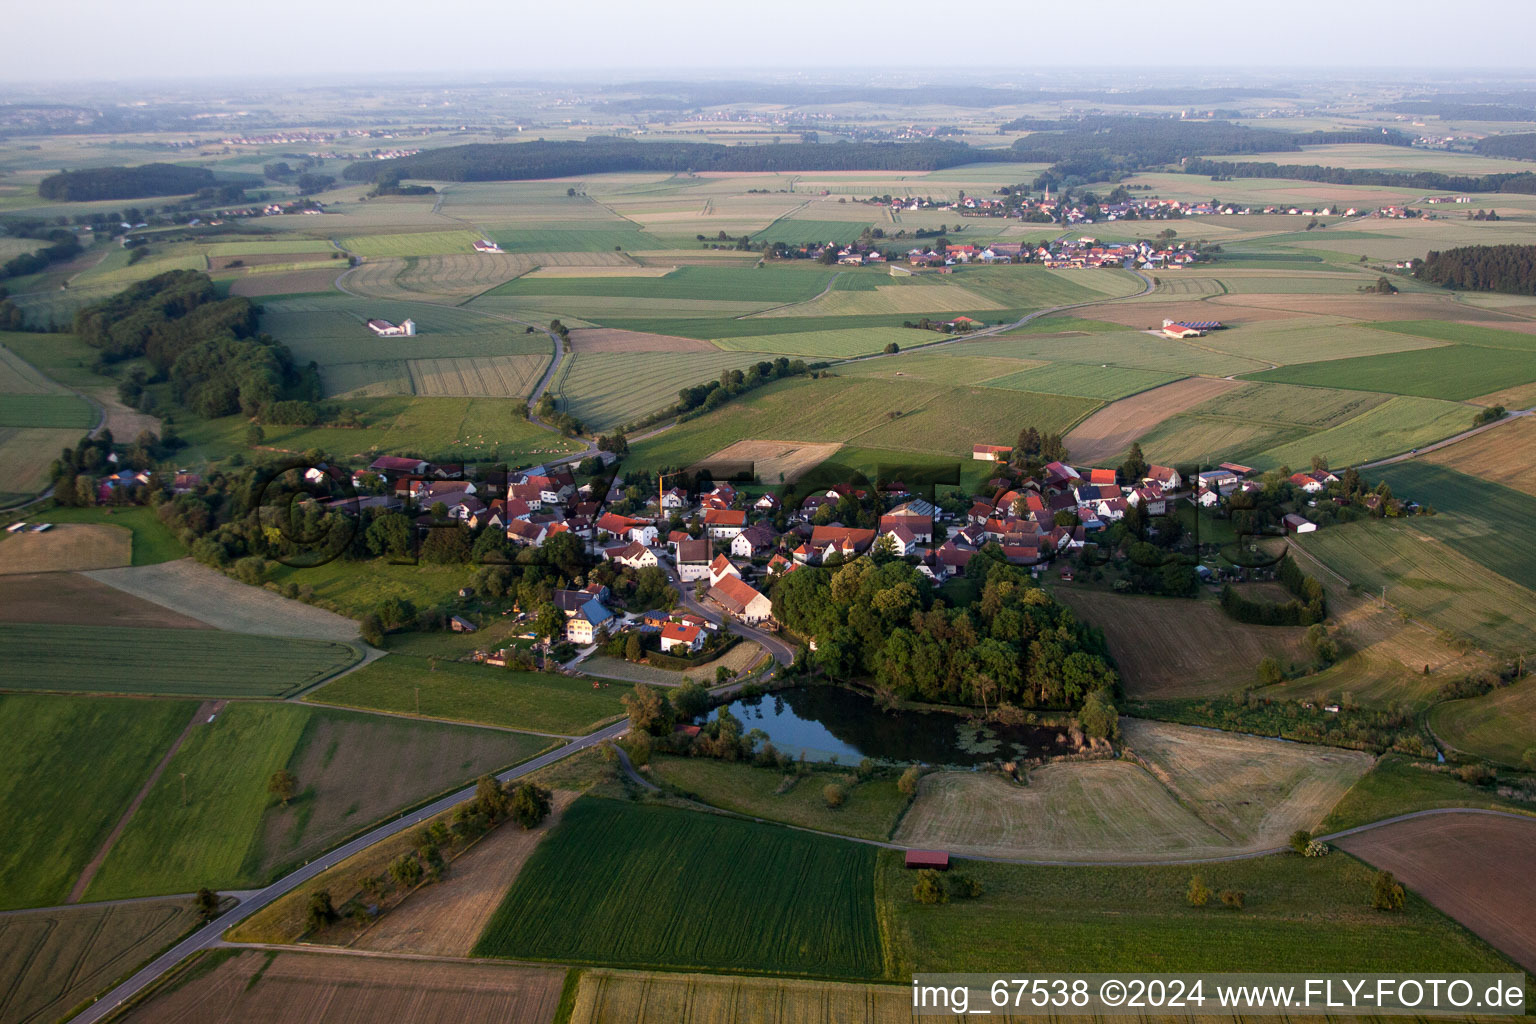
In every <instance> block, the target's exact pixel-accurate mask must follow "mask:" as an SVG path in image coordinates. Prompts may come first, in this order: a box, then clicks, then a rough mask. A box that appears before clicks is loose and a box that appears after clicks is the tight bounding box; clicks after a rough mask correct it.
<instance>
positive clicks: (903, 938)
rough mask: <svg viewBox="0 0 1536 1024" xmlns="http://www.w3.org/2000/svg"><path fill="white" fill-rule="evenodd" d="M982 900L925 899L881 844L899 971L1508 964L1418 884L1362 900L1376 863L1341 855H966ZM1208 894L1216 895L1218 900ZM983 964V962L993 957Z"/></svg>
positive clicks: (881, 886) (883, 888)
mask: <svg viewBox="0 0 1536 1024" xmlns="http://www.w3.org/2000/svg"><path fill="white" fill-rule="evenodd" d="M957 866H958V867H959V868H960V869H961V870H963V871H965V872H966V873H967V874H969V875H971V876H973V877H974V878H976V879H977V880H978V881H979V882H980V883H981V885H982V888H983V890H984V894H983V896H982V897H981V898H980V899H976V900H966V901H952V902H950V903H949V904H946V905H941V906H924V905H922V904H919V903H916V902H915V901H914V900H913V899H912V897H911V885H912V876H911V874H910V873H909V872H906V871H904V870H903V869H902V867H901V858H900V855H899V854H896V853H893V852H882V853H881V854H880V860H879V869H878V878H877V887H878V888H877V891H878V893H879V899H880V902H881V906H882V919H884V920H889V921H890V922H891V929H890V935H891V941H892V945H893V947H894V948H893V954H894V959H895V964H896V970H895V971H894V972H893V976H895V977H903V976H906V975H908V974H910V972H912V971H930V972H946V971H955V972H961V971H989V970H991V971H995V970H996V969H997V968H996V965H997V964H998V963H1004V962H1010V963H1028V964H1031V965H1032V970H1034V971H1036V972H1037V973H1038V972H1041V971H1047V972H1049V971H1111V972H1112V971H1182V970H1191V971H1192V970H1200V971H1305V970H1315V969H1316V964H1318V963H1319V962H1325V963H1327V964H1328V965H1329V967H1330V969H1335V970H1340V971H1414V970H1460V971H1501V970H1509V969H1510V968H1509V967H1508V966H1507V961H1506V960H1505V959H1504V958H1503V957H1502V956H1500V955H1499V954H1498V953H1497V952H1496V951H1494V950H1493V949H1491V948H1490V947H1489V946H1487V945H1486V944H1485V943H1483V942H1482V941H1480V940H1479V939H1477V938H1475V937H1474V936H1472V935H1471V934H1470V933H1469V932H1466V931H1465V930H1463V929H1462V928H1461V927H1459V926H1458V925H1456V924H1454V923H1453V922H1451V921H1450V920H1448V919H1447V918H1445V917H1442V916H1441V915H1440V914H1439V913H1438V912H1437V911H1436V910H1434V908H1432V907H1430V906H1429V905H1428V904H1427V903H1425V902H1424V901H1423V900H1421V899H1419V898H1418V897H1417V896H1414V895H1412V894H1410V895H1409V897H1408V905H1407V907H1406V908H1405V909H1404V911H1403V912H1401V913H1397V914H1383V913H1381V912H1379V911H1375V910H1372V909H1371V907H1370V901H1369V896H1370V887H1371V879H1372V877H1373V876H1374V874H1375V872H1374V871H1373V870H1372V869H1370V868H1368V867H1366V866H1365V865H1364V864H1361V863H1360V862H1359V861H1357V860H1355V859H1353V858H1351V857H1349V856H1346V855H1344V854H1339V853H1335V854H1334V855H1332V856H1330V857H1325V858H1323V859H1321V860H1316V859H1307V858H1303V857H1297V856H1295V855H1294V854H1281V855H1278V856H1271V857H1262V858H1257V859H1252V860H1239V861H1229V862H1225V863H1219V864H1203V865H1200V866H1199V867H1197V868H1190V867H1187V866H1183V867H1180V866H1173V865H1168V866H1161V867H1116V866H1108V867H1036V866H1030V865H1022V864H995V863H987V862H981V861H963V862H961V863H960V864H959V865H957ZM1193 874H1198V875H1199V876H1200V877H1201V878H1202V879H1203V881H1204V882H1205V884H1206V885H1207V886H1209V887H1210V888H1211V889H1213V890H1216V891H1218V892H1219V891H1222V890H1238V891H1241V892H1243V893H1244V894H1245V906H1244V909H1243V910H1242V912H1241V913H1234V912H1232V911H1229V910H1227V909H1225V908H1223V907H1221V906H1219V905H1215V906H1206V907H1191V906H1190V905H1189V903H1188V901H1187V900H1186V899H1185V891H1186V889H1187V888H1188V885H1189V879H1190V876H1191V875H1193ZM1215 902H1216V901H1215V900H1214V899H1213V900H1212V903H1213V904H1214V903H1215ZM989 965H990V966H989Z"/></svg>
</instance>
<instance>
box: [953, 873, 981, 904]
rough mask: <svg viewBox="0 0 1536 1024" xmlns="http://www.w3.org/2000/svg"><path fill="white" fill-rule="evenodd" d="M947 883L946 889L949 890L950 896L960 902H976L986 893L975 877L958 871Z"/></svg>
mask: <svg viewBox="0 0 1536 1024" xmlns="http://www.w3.org/2000/svg"><path fill="white" fill-rule="evenodd" d="M945 882H946V885H945V888H946V889H948V890H949V894H950V895H951V896H953V897H955V898H956V899H960V900H974V899H976V898H977V897H978V896H980V895H981V894H982V892H983V891H984V890H983V889H982V887H981V883H980V882H979V881H977V880H976V877H975V876H974V875H967V874H962V873H960V872H958V871H957V872H952V873H951V874H950V876H949V877H948V878H947V879H945Z"/></svg>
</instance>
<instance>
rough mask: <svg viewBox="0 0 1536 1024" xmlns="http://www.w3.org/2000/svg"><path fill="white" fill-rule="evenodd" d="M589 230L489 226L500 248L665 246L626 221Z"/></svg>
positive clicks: (626, 249) (580, 249)
mask: <svg viewBox="0 0 1536 1024" xmlns="http://www.w3.org/2000/svg"><path fill="white" fill-rule="evenodd" d="M610 223H611V224H612V226H607V225H605V226H601V227H594V228H592V229H591V230H584V229H582V230H578V229H565V228H540V227H534V228H526V229H524V228H492V229H491V231H490V237H491V240H492V241H493V242H495V243H496V244H498V245H500V246H501V248H502V251H503V252H513V253H524V252H608V251H610V250H611V251H614V252H633V251H635V250H637V249H638V250H647V249H664V248H666V245H665V243H663V242H662V241H661V240H660V239H658V238H656V237H655V236H654V235H650V234H647V233H646V232H644V231H641V230H640V229H639V228H638V227H636V226H635V225H633V224H630V223H628V222H626V221H612V222H610Z"/></svg>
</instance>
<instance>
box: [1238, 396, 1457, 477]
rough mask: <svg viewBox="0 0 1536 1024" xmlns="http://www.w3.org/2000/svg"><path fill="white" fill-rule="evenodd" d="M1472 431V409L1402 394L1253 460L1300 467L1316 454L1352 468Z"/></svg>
mask: <svg viewBox="0 0 1536 1024" xmlns="http://www.w3.org/2000/svg"><path fill="white" fill-rule="evenodd" d="M1471 426H1472V409H1471V408H1469V407H1468V406H1465V405H1458V404H1455V403H1453V402H1444V401H1440V400H1439V399H1435V398H1414V397H1408V396H1404V395H1398V396H1395V397H1393V398H1391V399H1390V400H1388V401H1387V402H1385V403H1383V404H1381V405H1378V406H1374V407H1373V408H1370V409H1367V410H1366V411H1365V412H1363V413H1361V414H1360V415H1359V416H1356V417H1355V418H1354V419H1350V420H1346V421H1344V422H1343V423H1340V424H1339V425H1338V426H1336V427H1330V428H1328V429H1327V430H1323V431H1319V432H1318V433H1315V434H1312V435H1310V436H1308V437H1306V438H1304V439H1302V440H1300V441H1292V442H1290V443H1289V444H1282V445H1280V446H1279V447H1276V448H1270V449H1269V450H1267V451H1265V452H1263V453H1262V454H1259V455H1256V456H1254V459H1253V465H1255V466H1257V467H1258V468H1260V469H1269V468H1272V467H1275V466H1291V467H1293V468H1300V467H1303V466H1307V465H1310V464H1311V459H1312V456H1313V455H1324V456H1327V458H1328V461H1329V464H1330V465H1333V466H1335V467H1340V466H1349V465H1354V464H1357V463H1361V462H1368V461H1370V460H1372V459H1379V458H1383V457H1385V456H1388V455H1396V454H1398V453H1399V452H1404V451H1407V450H1408V449H1410V448H1418V447H1422V446H1423V445H1426V444H1430V443H1431V442H1434V441H1440V440H1444V439H1445V438H1447V437H1450V436H1451V435H1453V434H1457V433H1460V432H1461V431H1463V430H1466V429H1468V428H1469V427H1471Z"/></svg>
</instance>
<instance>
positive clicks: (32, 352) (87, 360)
mask: <svg viewBox="0 0 1536 1024" xmlns="http://www.w3.org/2000/svg"><path fill="white" fill-rule="evenodd" d="M0 345H4V346H5V347H6V348H7V349H9V350H10V351H11V352H13V353H15V354H16V355H18V356H20V357H21V358H22V359H24V360H26V361H27V362H28V363H30V364H32V366H34V367H36V368H37V369H38V370H41V371H42V372H43V373H45V374H47V375H48V376H49V377H51V378H52V379H53V380H54V381H57V382H58V383H60V384H64V385H67V386H69V387H77V388H78V387H93V386H96V385H102V384H110V383H112V381H111V380H110V379H109V378H106V377H103V376H101V375H100V374H97V373H96V372H94V371H93V370H92V369H91V365H92V364H93V363H94V362H95V361H96V357H97V352H96V350H95V349H94V348H91V347H90V346H89V345H87V344H86V343H85V342H83V341H81V340H80V339H79V338H77V337H75V336H74V335H73V334H32V333H26V332H20V331H0ZM44 390H50V391H51V390H56V389H55V388H54V386H53V385H52V383H51V382H50V383H49V384H48V386H47V387H46V388H44ZM124 440H131V438H125V439H124Z"/></svg>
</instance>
